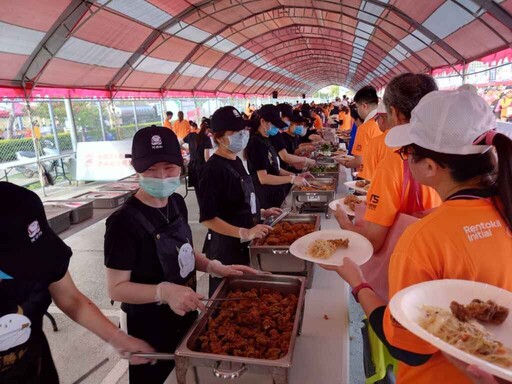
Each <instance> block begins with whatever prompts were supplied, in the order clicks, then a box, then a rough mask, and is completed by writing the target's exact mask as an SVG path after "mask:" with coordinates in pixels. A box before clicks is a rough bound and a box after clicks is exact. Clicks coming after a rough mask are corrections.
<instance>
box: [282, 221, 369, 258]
mask: <svg viewBox="0 0 512 384" xmlns="http://www.w3.org/2000/svg"><path fill="white" fill-rule="evenodd" d="M347 238H348V239H349V245H348V248H346V249H341V248H340V249H338V250H337V251H336V252H334V254H333V255H332V256H331V257H330V258H329V259H315V258H314V257H311V256H309V255H308V254H307V250H308V247H309V245H310V244H311V243H312V242H313V241H315V240H318V239H323V240H332V239H347ZM290 253H291V254H292V255H294V256H295V257H298V258H299V259H303V260H308V261H312V262H313V263H319V264H328V265H343V259H344V258H345V257H349V258H350V259H352V260H353V261H354V262H355V263H357V264H358V265H362V264H364V263H366V262H367V261H368V260H369V259H370V257H372V255H373V247H372V243H370V241H369V240H368V239H367V238H366V237H364V236H362V235H360V234H359V233H356V232H351V231H345V230H343V229H326V230H323V231H316V232H312V233H309V234H307V235H306V236H303V237H301V238H299V239H297V240H295V241H294V243H293V244H292V245H290Z"/></svg>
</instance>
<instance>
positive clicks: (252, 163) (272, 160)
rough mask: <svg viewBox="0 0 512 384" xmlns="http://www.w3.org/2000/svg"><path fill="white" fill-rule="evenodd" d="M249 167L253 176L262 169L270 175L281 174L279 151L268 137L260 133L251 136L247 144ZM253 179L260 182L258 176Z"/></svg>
mask: <svg viewBox="0 0 512 384" xmlns="http://www.w3.org/2000/svg"><path fill="white" fill-rule="evenodd" d="M247 167H248V168H249V173H250V174H251V176H256V174H257V172H258V171H261V170H266V171H267V173H268V174H269V175H274V176H278V175H279V164H278V160H277V153H276V151H275V149H274V147H273V146H272V144H271V143H270V140H269V139H268V138H266V137H263V136H261V135H260V134H255V135H253V136H251V139H250V140H249V143H248V144H247ZM253 180H255V182H256V183H259V181H258V178H257V177H253Z"/></svg>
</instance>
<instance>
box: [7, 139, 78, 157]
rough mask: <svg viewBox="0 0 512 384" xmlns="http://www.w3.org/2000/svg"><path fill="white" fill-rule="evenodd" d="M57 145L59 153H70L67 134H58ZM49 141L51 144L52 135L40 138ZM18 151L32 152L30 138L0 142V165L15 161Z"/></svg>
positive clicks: (69, 140) (71, 147)
mask: <svg viewBox="0 0 512 384" xmlns="http://www.w3.org/2000/svg"><path fill="white" fill-rule="evenodd" d="M57 136H58V140H59V145H60V150H61V152H65V151H70V150H72V149H73V146H72V144H71V136H70V134H69V133H59V134H58V135H57ZM44 140H50V141H51V142H53V135H44V136H41V141H44ZM18 151H32V152H33V151H34V145H33V143H32V138H30V137H28V138H23V139H9V140H0V163H5V162H8V161H15V160H17V158H16V152H18Z"/></svg>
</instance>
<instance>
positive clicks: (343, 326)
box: [166, 167, 350, 384]
mask: <svg viewBox="0 0 512 384" xmlns="http://www.w3.org/2000/svg"><path fill="white" fill-rule="evenodd" d="M348 177H350V176H349V170H346V169H345V168H343V167H341V168H340V174H339V184H338V188H335V189H336V192H335V194H334V196H333V198H340V197H343V196H345V195H347V194H348V190H347V188H345V187H343V182H345V181H346V180H347V178H348ZM292 203H293V202H292V193H290V194H289V195H288V197H287V199H286V201H285V203H284V205H283V208H290V207H292V205H293V204H292ZM294 214H296V213H292V214H291V215H294ZM291 217H292V218H293V217H294V216H291ZM316 217H317V218H318V220H319V221H320V223H319V225H317V224H316V223H315V227H318V226H319V227H320V228H321V229H323V230H324V229H339V225H338V223H337V221H336V219H335V218H334V217H332V216H331V217H330V218H327V217H326V216H325V215H323V214H322V215H316ZM267 248H268V247H267ZM276 248H277V247H276ZM258 250H263V251H268V250H267V249H265V247H264V246H260V247H258V246H256V247H255V249H253V254H255V253H257V251H258ZM278 251H280V250H279V249H278ZM283 253H285V252H283ZM278 256H279V255H278ZM289 256H290V257H292V256H291V255H289ZM299 261H302V260H299ZM311 269H312V270H311V272H310V273H302V272H304V271H302V270H301V271H300V272H298V273H297V274H296V275H298V276H300V275H302V276H304V277H307V278H308V280H309V281H308V285H309V284H310V287H309V289H304V291H303V292H304V307H303V315H302V316H301V317H300V320H301V322H302V324H301V326H300V335H297V336H296V337H295V336H294V337H293V338H292V341H291V342H290V351H289V353H291V355H287V356H286V358H289V364H290V366H289V367H285V368H286V369H283V367H284V366H283V365H282V364H281V366H280V365H279V364H277V363H274V364H272V360H268V364H265V362H259V363H260V365H259V369H255V367H256V366H257V363H258V362H255V361H254V360H256V359H250V360H252V362H253V364H249V363H248V362H247V361H245V360H243V359H242V360H238V359H235V358H226V356H223V355H218V357H217V358H216V359H210V360H208V361H206V360H207V359H203V358H204V356H197V355H196V356H194V354H193V353H191V352H190V351H188V352H187V353H185V355H186V356H185V357H186V359H187V360H186V361H185V363H184V362H183V361H181V362H180V359H181V358H182V356H183V353H182V352H180V348H181V351H183V349H189V348H188V347H190V346H191V344H190V340H191V339H194V338H195V337H196V336H198V333H197V332H198V329H199V328H201V326H203V327H204V324H203V323H204V320H201V318H200V319H199V321H198V322H197V323H196V324H195V325H194V326H193V328H192V329H191V331H190V333H189V335H188V336H187V337H186V338H185V340H184V341H183V342H182V345H180V346H179V347H178V349H177V355H178V356H177V364H178V366H179V367H180V368H179V369H175V370H174V371H173V372H172V373H171V375H170V376H169V378H168V379H167V381H166V383H167V384H185V383H186V384H199V383H200V384H220V383H226V381H228V380H229V381H231V382H234V383H240V384H266V383H268V384H271V383H277V384H285V383H290V384H302V383H340V384H345V383H347V384H348V382H349V343H350V340H349V312H348V294H349V290H348V285H347V284H346V283H345V282H344V281H343V280H342V279H341V278H340V277H339V276H338V275H337V274H336V273H335V272H330V271H326V270H324V269H322V268H320V267H319V266H318V265H315V264H312V265H311ZM306 270H307V269H306ZM313 272H314V278H313ZM304 277H298V278H299V279H304ZM290 278H292V276H290V275H289V274H286V275H278V276H277V279H278V280H279V279H284V280H286V279H290ZM305 280H306V279H304V283H305ZM221 288H222V287H219V289H221ZM299 293H300V292H299ZM299 296H300V295H299ZM299 302H300V300H299ZM299 323H300V322H299ZM294 330H295V328H294ZM297 331H298V330H297ZM180 353H182V356H180ZM194 357H195V358H197V359H199V360H197V359H196V360H195V361H193V360H194ZM282 360H283V359H279V360H278V361H279V362H281V363H283V361H282ZM244 362H245V364H244ZM254 363H256V364H254ZM285 363H288V361H286V362H285ZM183 366H186V368H185V369H184V370H182V369H181V368H182V367H183ZM257 368H258V367H257ZM178 370H179V371H180V372H179V376H180V381H178V380H177V378H176V373H175V372H176V371H178ZM216 376H217V377H216ZM221 377H223V378H221ZM233 377H238V378H236V379H233ZM227 378H230V379H227Z"/></svg>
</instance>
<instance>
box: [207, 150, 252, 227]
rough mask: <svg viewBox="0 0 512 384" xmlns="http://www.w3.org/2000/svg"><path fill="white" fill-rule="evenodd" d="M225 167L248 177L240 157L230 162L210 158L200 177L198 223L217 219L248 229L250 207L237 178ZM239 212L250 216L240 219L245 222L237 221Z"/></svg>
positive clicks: (215, 157) (215, 156) (250, 224)
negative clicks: (229, 167) (244, 212)
mask: <svg viewBox="0 0 512 384" xmlns="http://www.w3.org/2000/svg"><path fill="white" fill-rule="evenodd" d="M228 166H231V167H232V168H233V169H234V170H235V171H236V172H237V173H238V174H239V175H243V176H247V175H248V174H247V171H246V170H245V168H244V165H243V163H242V160H240V158H238V157H237V158H236V159H235V160H230V159H226V158H225V157H222V156H219V155H216V154H214V155H212V156H211V157H210V159H209V160H208V161H207V162H206V164H205V166H204V168H203V170H202V172H201V176H200V178H199V210H200V215H199V221H201V222H202V221H206V220H211V219H213V218H215V217H218V218H220V219H222V220H224V221H226V222H228V223H229V224H231V225H236V226H245V227H251V226H252V218H251V215H250V209H251V207H250V205H249V204H248V203H246V201H245V195H244V191H243V189H242V183H241V180H240V177H237V176H236V175H234V174H233V172H231V171H230V170H229V169H228ZM241 211H248V212H249V214H248V215H247V218H246V219H245V218H244V219H243V220H244V222H237V220H240V218H235V216H237V214H238V213H239V212H241ZM245 220H246V221H247V222H245Z"/></svg>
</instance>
